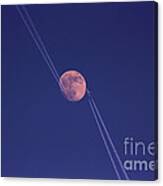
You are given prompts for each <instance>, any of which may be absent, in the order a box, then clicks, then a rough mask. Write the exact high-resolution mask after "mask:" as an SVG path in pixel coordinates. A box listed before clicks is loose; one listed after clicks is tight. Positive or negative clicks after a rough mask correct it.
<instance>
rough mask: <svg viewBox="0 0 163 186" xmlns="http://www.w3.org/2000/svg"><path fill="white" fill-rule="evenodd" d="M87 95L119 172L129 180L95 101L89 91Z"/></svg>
mask: <svg viewBox="0 0 163 186" xmlns="http://www.w3.org/2000/svg"><path fill="white" fill-rule="evenodd" d="M87 93H88V96H89V98H88V99H90V101H92V105H93V107H94V109H95V111H96V113H97V116H96V118H97V117H98V118H99V120H100V122H101V125H102V127H103V129H104V131H105V134H106V137H107V139H108V141H109V143H110V145H111V147H112V149H113V152H114V155H115V157H116V159H117V160H118V163H119V165H120V168H121V170H122V172H123V174H124V176H125V179H126V180H129V177H128V175H127V173H126V171H125V169H124V167H123V164H122V161H121V159H120V157H119V155H118V152H117V150H116V148H115V146H114V144H113V140H112V138H111V135H110V134H109V131H108V129H107V128H106V126H105V123H104V121H103V119H102V117H101V114H100V112H99V110H98V108H97V106H96V103H95V101H94V98H93V97H92V95H91V94H90V91H89V90H87ZM95 120H96V119H95Z"/></svg>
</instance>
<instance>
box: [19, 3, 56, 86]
mask: <svg viewBox="0 0 163 186" xmlns="http://www.w3.org/2000/svg"><path fill="white" fill-rule="evenodd" d="M20 7H22V9H21V8H20ZM16 8H17V10H18V12H19V14H20V16H21V18H22V20H23V22H24V24H25V26H26V28H27V30H28V31H29V33H30V35H31V37H32V39H33V40H34V42H35V44H36V46H37V48H38V49H39V51H40V53H41V55H42V57H43V59H44V60H45V62H46V64H47V65H48V67H49V69H50V71H51V73H52V75H53V77H54V78H55V80H56V81H57V83H58V81H59V75H58V72H57V70H56V68H55V66H54V64H53V62H52V60H51V58H50V56H49V54H48V52H47V50H46V48H45V45H44V43H43V41H42V40H41V37H40V35H39V34H38V32H37V30H36V28H35V26H34V24H33V22H32V19H31V18H30V16H29V14H28V13H27V10H26V9H25V7H24V6H23V5H22V6H18V5H17V6H16ZM23 10H24V12H23ZM24 13H25V14H26V16H25V14H24ZM28 22H29V23H28Z"/></svg>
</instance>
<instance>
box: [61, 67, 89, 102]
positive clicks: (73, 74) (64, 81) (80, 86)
mask: <svg viewBox="0 0 163 186" xmlns="http://www.w3.org/2000/svg"><path fill="white" fill-rule="evenodd" d="M59 85H60V87H61V90H62V92H63V93H64V96H65V97H66V99H67V100H69V101H80V100H81V99H82V98H83V97H84V95H85V93H86V81H85V79H84V77H83V76H82V75H81V74H80V73H79V72H77V71H75V70H69V71H66V72H64V73H63V74H62V75H61V77H60V79H59Z"/></svg>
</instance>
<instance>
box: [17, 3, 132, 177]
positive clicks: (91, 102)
mask: <svg viewBox="0 0 163 186" xmlns="http://www.w3.org/2000/svg"><path fill="white" fill-rule="evenodd" d="M16 8H17V11H18V12H19V14H20V17H21V19H22V20H23V22H24V24H25V26H26V28H27V30H28V32H29V33H30V35H31V37H32V39H33V40H34V42H35V44H36V46H37V48H38V50H39V51H40V53H41V55H42V57H43V59H44V60H45V62H46V64H47V65H48V67H49V69H50V72H51V73H52V75H53V77H54V79H55V80H56V82H57V84H58V85H59V87H60V88H61V90H63V86H62V83H61V82H60V83H59V78H60V76H59V74H58V72H57V70H56V67H55V65H54V63H53V60H52V59H51V57H50V56H49V53H48V51H47V49H46V47H45V44H44V42H43V41H42V39H41V37H40V35H39V32H38V31H37V29H36V27H35V26H34V23H33V21H32V18H31V17H30V15H29V13H28V11H27V9H26V8H25V6H23V5H21V6H20V5H16ZM87 94H88V96H89V97H88V102H89V105H90V108H91V110H92V113H93V116H94V118H95V121H96V123H97V127H98V130H99V132H100V135H101V138H102V139H103V142H104V146H105V148H106V151H107V154H108V156H109V158H110V160H111V162H112V165H113V168H114V170H115V173H116V175H117V178H118V179H121V176H120V173H119V171H118V169H117V167H116V163H115V161H114V158H113V155H112V153H111V151H110V149H109V146H108V144H107V140H106V139H105V135H106V137H107V139H108V142H109V143H110V145H111V147H112V149H113V152H114V155H115V156H116V158H117V160H118V163H119V165H120V167H121V169H122V172H123V174H124V176H125V179H127V180H128V179H129V178H128V175H127V173H126V171H125V169H124V167H123V165H122V162H121V160H120V157H119V155H118V153H117V151H116V148H115V146H114V144H113V141H112V139H111V136H110V134H109V131H108V130H107V128H106V126H105V124H104V121H103V119H102V117H101V114H100V112H99V110H98V108H97V106H96V104H95V100H94V99H93V97H92V96H91V95H90V91H89V90H88V89H87ZM102 128H103V130H104V132H105V134H104V133H103V130H102Z"/></svg>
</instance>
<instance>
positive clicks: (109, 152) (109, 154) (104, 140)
mask: <svg viewBox="0 0 163 186" xmlns="http://www.w3.org/2000/svg"><path fill="white" fill-rule="evenodd" d="M88 102H89V105H90V108H91V110H92V113H93V116H94V118H95V121H96V123H97V127H98V130H99V132H100V135H101V138H102V140H103V142H104V146H105V148H106V151H107V154H108V156H109V158H110V160H111V163H112V165H113V168H114V170H115V173H116V175H117V178H118V179H119V180H121V177H120V174H119V172H118V170H117V167H116V164H115V161H114V159H113V156H112V154H111V151H110V149H109V147H108V145H107V142H106V139H105V136H104V134H103V131H102V128H101V126H100V123H99V121H98V118H97V115H96V112H95V110H94V107H93V105H92V103H91V100H90V99H89V98H88Z"/></svg>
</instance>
